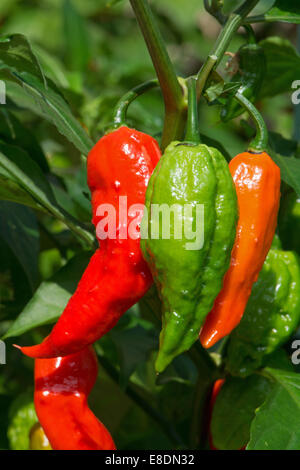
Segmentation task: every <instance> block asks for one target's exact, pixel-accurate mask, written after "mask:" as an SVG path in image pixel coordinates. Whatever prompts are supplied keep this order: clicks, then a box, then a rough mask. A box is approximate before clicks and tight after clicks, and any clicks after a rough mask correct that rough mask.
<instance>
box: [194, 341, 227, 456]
mask: <svg viewBox="0 0 300 470" xmlns="http://www.w3.org/2000/svg"><path fill="white" fill-rule="evenodd" d="M190 352H191V353H192V356H194V359H195V362H196V364H197V366H198V380H197V384H196V386H195V393H194V400H193V412H192V419H191V425H190V447H191V448H192V449H195V448H199V447H201V446H203V444H204V443H205V441H206V440H207V439H206V438H207V436H206V430H207V413H208V403H209V397H210V394H211V390H212V386H213V384H214V382H215V381H216V380H217V379H218V378H220V376H221V374H220V372H219V370H218V368H217V366H216V364H215V362H214V361H213V360H212V359H211V357H210V355H209V354H208V352H207V351H206V350H205V349H204V348H203V347H202V346H201V344H200V343H199V342H196V343H195V344H194V346H193V348H192V349H191V350H190Z"/></svg>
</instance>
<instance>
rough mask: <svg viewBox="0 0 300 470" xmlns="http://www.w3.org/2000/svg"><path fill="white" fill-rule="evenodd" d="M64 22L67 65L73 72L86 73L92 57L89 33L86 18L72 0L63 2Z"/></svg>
mask: <svg viewBox="0 0 300 470" xmlns="http://www.w3.org/2000/svg"><path fill="white" fill-rule="evenodd" d="M63 22H64V32H65V34H64V37H65V41H66V60H67V63H68V64H69V65H70V68H71V69H72V70H76V71H84V70H85V69H86V67H87V64H88V61H89V57H90V49H89V38H88V31H87V27H86V24H85V21H84V18H83V17H82V16H81V15H80V14H79V13H78V12H77V10H76V8H75V7H74V5H73V4H72V2H71V1H70V0H64V2H63Z"/></svg>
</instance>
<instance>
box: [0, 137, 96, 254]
mask: <svg viewBox="0 0 300 470" xmlns="http://www.w3.org/2000/svg"><path fill="white" fill-rule="evenodd" d="M1 152H2V153H1ZM1 168H2V170H4V171H5V174H6V176H7V175H8V176H9V177H10V178H11V179H12V180H13V181H14V182H15V183H17V184H19V186H20V187H21V188H23V189H24V190H25V191H27V192H28V193H29V194H30V195H31V196H32V197H33V198H34V199H35V200H36V201H37V202H38V203H39V204H41V205H42V206H43V207H44V208H45V209H47V210H48V211H49V213H50V214H52V215H53V216H55V217H56V218H57V219H58V220H60V221H62V222H63V223H65V224H66V225H67V226H68V227H69V228H70V229H71V230H72V231H73V232H74V233H76V234H77V235H78V236H80V238H81V239H84V240H85V241H86V242H87V243H88V244H89V245H90V246H92V245H93V243H94V237H93V235H92V234H91V233H90V232H88V231H87V230H85V228H83V227H82V226H81V224H80V223H79V222H78V221H77V220H76V219H74V218H73V217H72V216H71V215H70V214H68V213H67V212H66V211H65V210H64V209H62V208H61V207H59V205H58V204H57V202H56V199H55V196H54V194H53V191H52V188H51V186H50V185H49V183H48V181H47V179H46V177H45V175H44V174H43V173H42V171H41V169H40V167H39V166H38V165H37V164H36V163H35V162H34V161H33V160H31V159H30V157H29V156H28V155H27V154H26V152H24V151H23V150H22V149H20V148H18V147H15V146H13V145H7V144H5V143H4V142H3V141H1V140H0V169H1Z"/></svg>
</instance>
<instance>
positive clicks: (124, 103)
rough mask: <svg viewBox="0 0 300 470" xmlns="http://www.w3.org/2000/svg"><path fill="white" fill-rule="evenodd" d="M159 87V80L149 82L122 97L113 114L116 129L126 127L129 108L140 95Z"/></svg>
mask: <svg viewBox="0 0 300 470" xmlns="http://www.w3.org/2000/svg"><path fill="white" fill-rule="evenodd" d="M157 86H158V81H157V79H153V80H149V81H148V82H145V83H142V84H141V85H138V86H136V87H135V88H133V89H132V90H130V91H128V93H126V94H125V95H124V96H122V98H121V99H120V100H119V101H118V103H117V105H116V107H115V110H114V113H113V121H114V128H118V127H120V126H124V125H126V115H127V110H128V106H129V105H130V104H131V103H132V102H133V101H134V100H135V99H137V98H138V97H139V96H140V95H142V94H143V93H146V92H147V91H149V90H152V89H153V88H155V87H157Z"/></svg>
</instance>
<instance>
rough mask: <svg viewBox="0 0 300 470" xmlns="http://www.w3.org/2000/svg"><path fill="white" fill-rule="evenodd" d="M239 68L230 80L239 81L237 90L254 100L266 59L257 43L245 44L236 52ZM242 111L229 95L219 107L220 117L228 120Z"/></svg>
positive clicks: (262, 75) (260, 84)
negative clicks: (239, 84) (220, 107)
mask: <svg viewBox="0 0 300 470" xmlns="http://www.w3.org/2000/svg"><path fill="white" fill-rule="evenodd" d="M237 58H238V63H239V68H238V71H237V73H236V74H234V75H233V76H232V79H231V81H232V82H241V86H240V88H239V89H238V92H239V93H240V94H241V95H243V96H245V98H247V99H248V100H250V101H251V102H254V101H255V100H256V98H257V96H258V94H259V92H260V89H261V86H262V82H263V78H264V74H265V70H266V59H265V54H264V50H263V48H262V47H261V46H259V45H258V44H246V45H243V46H241V47H240V49H239V51H238V53H237ZM243 112H244V108H243V107H242V106H241V105H240V104H239V103H238V102H237V101H236V99H235V98H234V97H233V96H231V97H230V98H229V99H228V100H227V102H226V104H225V105H224V106H223V107H222V109H221V119H222V121H224V122H228V121H230V119H233V118H235V117H237V116H239V115H240V114H242V113H243Z"/></svg>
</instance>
